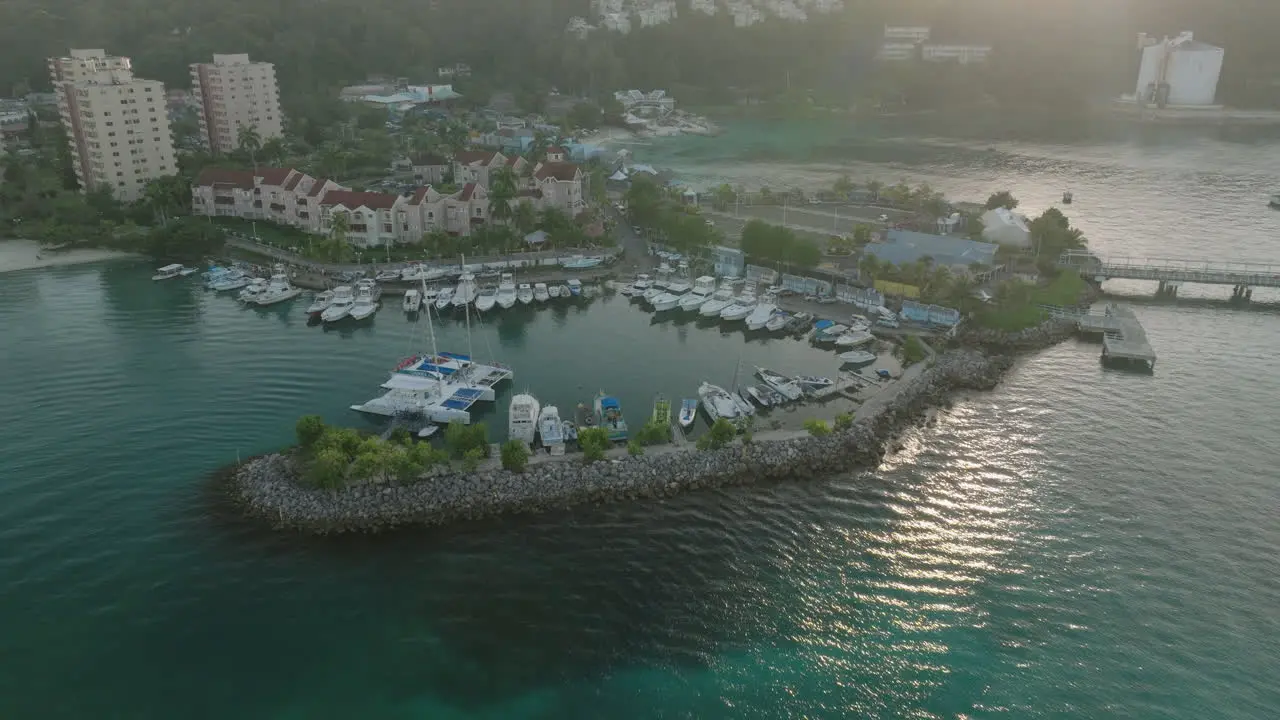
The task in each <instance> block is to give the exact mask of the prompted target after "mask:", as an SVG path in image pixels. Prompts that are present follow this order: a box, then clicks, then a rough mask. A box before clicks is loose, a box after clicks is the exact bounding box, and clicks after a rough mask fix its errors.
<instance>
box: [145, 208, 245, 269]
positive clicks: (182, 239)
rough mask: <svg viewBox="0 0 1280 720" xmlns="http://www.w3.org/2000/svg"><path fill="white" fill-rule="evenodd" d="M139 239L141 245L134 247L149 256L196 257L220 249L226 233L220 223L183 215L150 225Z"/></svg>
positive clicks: (179, 258)
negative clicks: (151, 226)
mask: <svg viewBox="0 0 1280 720" xmlns="http://www.w3.org/2000/svg"><path fill="white" fill-rule="evenodd" d="M130 242H132V241H130ZM142 242H143V247H141V248H135V249H138V250H141V251H143V252H145V253H147V254H148V255H150V256H151V257H153V258H157V259H161V258H172V259H177V260H199V259H201V258H204V257H208V256H210V255H217V254H218V253H219V252H221V251H222V246H223V243H224V242H226V234H225V233H224V232H223V230H222V227H221V226H218V225H212V224H210V223H208V222H204V221H201V220H197V219H196V218H193V217H185V218H179V219H177V220H175V221H173V222H171V223H169V224H168V225H165V226H163V227H157V228H152V229H151V230H150V232H148V233H147V234H146V235H145V236H144V237H143V238H142Z"/></svg>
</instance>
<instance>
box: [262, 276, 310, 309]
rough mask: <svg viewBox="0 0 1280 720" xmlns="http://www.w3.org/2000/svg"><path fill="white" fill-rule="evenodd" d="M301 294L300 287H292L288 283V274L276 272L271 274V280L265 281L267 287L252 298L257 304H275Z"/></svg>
mask: <svg viewBox="0 0 1280 720" xmlns="http://www.w3.org/2000/svg"><path fill="white" fill-rule="evenodd" d="M301 294H302V288H298V287H294V286H293V285H290V284H289V276H288V275H285V274H284V273H276V274H275V275H272V276H271V281H270V282H268V283H267V287H266V288H265V289H264V290H263V291H262V292H260V293H258V297H256V298H254V302H256V303H258V304H259V305H263V306H266V305H275V304H276V303H281V302H284V301H286V300H292V299H294V298H296V297H298V296H299V295H301Z"/></svg>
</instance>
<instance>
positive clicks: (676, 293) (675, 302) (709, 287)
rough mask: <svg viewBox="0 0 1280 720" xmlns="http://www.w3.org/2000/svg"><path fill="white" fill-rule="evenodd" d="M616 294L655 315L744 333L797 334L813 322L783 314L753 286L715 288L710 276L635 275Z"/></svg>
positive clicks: (773, 299)
mask: <svg viewBox="0 0 1280 720" xmlns="http://www.w3.org/2000/svg"><path fill="white" fill-rule="evenodd" d="M739 284H740V285H741V287H740V288H739V287H738V286H739ZM618 291H619V292H620V293H622V294H623V295H625V296H628V297H630V298H631V299H633V300H637V299H638V300H640V301H641V302H644V303H647V304H649V305H650V306H651V307H652V308H653V310H654V312H668V311H671V310H681V311H684V312H696V313H698V314H699V315H700V316H702V317H706V318H717V317H718V318H720V319H721V320H725V321H728V322H743V323H744V324H745V325H746V327H747V330H749V331H753V332H754V331H761V330H763V331H767V332H780V331H797V330H801V329H803V328H806V327H808V322H809V321H810V320H812V316H810V315H808V314H807V313H796V314H791V313H787V312H785V311H783V310H782V309H781V308H779V307H778V302H777V296H776V295H775V294H774V293H773V292H771V291H767V290H766V291H765V292H763V293H761V294H759V295H757V289H756V286H755V284H754V283H749V282H748V283H741V281H734V280H728V279H726V280H724V281H722V282H720V283H719V284H717V282H716V279H715V278H714V277H711V276H710V275H704V276H702V277H699V278H697V279H696V280H694V281H693V282H692V283H690V282H689V281H687V280H685V279H683V278H680V277H673V276H671V275H670V274H669V273H664V272H663V269H662V268H660V269H659V277H658V278H657V279H653V278H650V277H649V276H648V275H646V274H641V275H637V276H636V279H635V280H634V281H633V282H632V283H631V284H629V285H624V286H622V287H621V288H619V290H618Z"/></svg>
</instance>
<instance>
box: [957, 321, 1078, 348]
mask: <svg viewBox="0 0 1280 720" xmlns="http://www.w3.org/2000/svg"><path fill="white" fill-rule="evenodd" d="M1075 331H1076V322H1075V320H1071V319H1069V318H1051V319H1049V320H1045V321H1044V322H1042V323H1040V324H1039V325H1035V326H1033V327H1029V328H1027V329H1025V330H1019V331H1017V332H1004V331H1002V330H992V329H989V328H968V329H966V330H964V331H963V332H961V333H960V334H959V335H958V336H957V338H956V342H957V343H958V344H959V345H963V346H966V347H977V348H983V349H985V350H987V351H988V352H993V353H1027V352H1033V351H1035V350H1043V349H1045V348H1047V347H1050V346H1052V345H1057V344H1058V343H1060V342H1062V341H1063V340H1066V339H1067V338H1069V337H1071V335H1072V334H1073V333H1075Z"/></svg>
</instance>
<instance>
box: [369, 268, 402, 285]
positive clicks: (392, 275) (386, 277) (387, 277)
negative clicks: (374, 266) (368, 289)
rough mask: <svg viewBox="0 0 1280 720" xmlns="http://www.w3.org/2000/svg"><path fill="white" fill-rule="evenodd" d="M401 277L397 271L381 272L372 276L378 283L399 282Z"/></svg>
mask: <svg viewBox="0 0 1280 720" xmlns="http://www.w3.org/2000/svg"><path fill="white" fill-rule="evenodd" d="M401 277H402V275H401V272H400V271H399V270H383V271H382V272H380V273H378V274H377V275H374V276H373V279H374V280H377V281H378V282H394V281H396V280H399V279H400V278H401Z"/></svg>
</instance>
